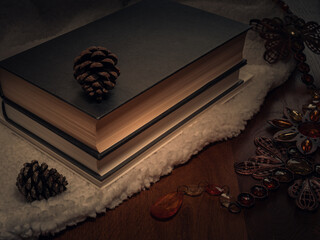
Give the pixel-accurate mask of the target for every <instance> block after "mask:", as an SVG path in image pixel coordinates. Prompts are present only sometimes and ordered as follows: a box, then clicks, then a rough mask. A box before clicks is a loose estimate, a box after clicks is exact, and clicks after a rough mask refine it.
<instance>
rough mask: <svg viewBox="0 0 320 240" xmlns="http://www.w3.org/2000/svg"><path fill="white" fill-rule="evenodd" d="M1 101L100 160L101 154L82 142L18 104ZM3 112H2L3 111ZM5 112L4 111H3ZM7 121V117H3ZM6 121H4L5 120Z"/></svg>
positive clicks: (5, 99) (6, 100) (4, 99)
mask: <svg viewBox="0 0 320 240" xmlns="http://www.w3.org/2000/svg"><path fill="white" fill-rule="evenodd" d="M3 101H4V102H5V103H6V104H8V105H10V106H12V107H13V108H15V109H17V110H18V111H19V112H21V113H23V114H24V115H26V116H28V117H29V118H31V119H32V120H34V121H36V122H38V123H39V124H41V125H43V126H44V127H46V128H48V129H49V130H50V131H52V132H54V133H55V134H57V135H59V136H60V137H62V138H64V139H66V140H67V141H69V142H71V143H72V144H73V145H75V146H76V147H78V148H79V149H81V150H83V151H84V152H86V153H88V154H89V155H91V156H93V157H94V158H96V159H97V160H99V159H101V154H100V153H98V152H97V151H95V150H94V149H92V148H90V147H88V146H87V145H85V144H83V143H82V142H80V141H78V140H77V139H75V138H73V137H71V136H70V135H68V134H66V133H65V132H63V131H61V130H60V129H58V128H56V127H55V126H53V125H51V124H50V123H48V122H46V121H44V120H43V119H41V118H39V117H38V116H36V115H34V114H33V113H31V112H29V111H28V110H26V109H24V108H23V107H21V106H19V105H18V104H16V103H14V102H12V101H11V100H9V99H7V98H5V97H4V98H3ZM3 111H4V110H3ZM4 112H5V111H4ZM5 118H7V119H8V117H6V116H5ZM7 119H6V120H7Z"/></svg>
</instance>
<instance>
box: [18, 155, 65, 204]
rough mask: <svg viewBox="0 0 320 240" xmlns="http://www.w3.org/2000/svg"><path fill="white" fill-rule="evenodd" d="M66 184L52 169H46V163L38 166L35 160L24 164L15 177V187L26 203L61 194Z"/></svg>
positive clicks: (62, 177)
mask: <svg viewBox="0 0 320 240" xmlns="http://www.w3.org/2000/svg"><path fill="white" fill-rule="evenodd" d="M67 184H68V182H67V180H66V178H65V177H64V176H62V175H61V174H59V173H58V171H57V170H56V169H54V168H51V169H48V165H47V164H46V163H42V164H41V165H39V163H38V161H37V160H33V161H31V163H25V164H24V165H23V168H22V169H21V170H20V173H19V175H18V177H17V183H16V185H17V187H18V189H19V191H20V192H21V193H22V194H23V195H24V196H25V198H26V199H27V201H28V202H32V201H34V200H42V199H48V198H49V197H52V196H55V195H57V194H59V193H62V192H63V191H65V190H66V189H67V188H66V186H67Z"/></svg>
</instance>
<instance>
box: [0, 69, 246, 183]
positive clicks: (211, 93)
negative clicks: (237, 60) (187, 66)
mask: <svg viewBox="0 0 320 240" xmlns="http://www.w3.org/2000/svg"><path fill="white" fill-rule="evenodd" d="M237 77H238V71H235V72H234V73H233V74H231V75H230V76H228V77H227V78H228V79H226V81H228V80H229V81H230V79H233V78H237ZM251 78H252V75H249V74H243V73H242V74H240V79H239V81H238V82H237V83H236V84H233V85H230V87H229V88H228V89H226V90H224V88H223V87H222V86H221V87H220V90H218V91H216V90H215V89H213V88H208V89H206V90H205V91H204V92H202V93H201V94H199V95H198V96H196V97H195V98H194V99H192V100H190V101H189V102H187V103H186V104H185V105H183V106H181V107H180V108H179V109H177V110H176V111H174V112H172V113H170V114H169V115H167V116H166V118H164V119H162V120H161V121H159V122H157V123H155V124H154V125H152V126H151V127H150V128H148V129H147V130H145V131H143V132H142V133H140V134H138V135H137V136H136V137H134V138H133V139H132V140H130V141H128V142H127V143H125V144H123V145H122V146H120V147H119V148H117V149H116V150H115V151H114V152H112V153H111V154H108V155H106V156H105V157H104V158H103V159H100V160H97V159H96V158H95V157H94V156H92V155H90V154H88V153H87V152H85V151H83V149H81V148H79V147H78V146H77V145H75V144H74V143H73V141H70V140H69V139H68V137H66V136H63V133H61V132H60V131H59V130H58V129H55V127H53V126H52V125H49V124H48V123H46V122H44V121H43V120H41V119H39V118H38V117H37V116H35V115H34V114H32V113H30V112H28V111H27V110H25V109H23V108H21V107H20V106H18V105H17V104H15V103H13V102H11V101H10V100H8V99H3V100H2V104H0V112H2V114H0V120H2V122H3V123H4V124H6V125H7V126H8V127H9V128H11V129H12V130H14V131H16V132H17V133H18V134H20V135H21V136H22V137H24V138H26V139H27V140H29V141H30V142H32V143H33V144H34V145H35V146H36V147H38V148H40V150H44V152H46V153H49V154H50V155H51V156H53V157H54V158H55V159H58V160H60V161H62V162H63V163H64V164H65V165H67V166H68V167H69V168H70V169H71V170H74V172H76V173H79V174H80V175H81V176H83V177H85V178H86V179H87V180H89V181H90V182H92V183H94V184H95V185H97V186H98V187H105V186H107V185H108V184H110V183H112V182H113V181H114V180H116V179H118V178H119V177H121V176H122V175H123V174H125V173H126V172H127V171H129V170H130V169H131V168H132V167H134V166H135V165H137V164H139V163H140V162H141V161H143V160H144V159H145V158H147V157H148V156H150V155H151V154H153V153H155V152H156V151H157V150H158V149H160V148H161V147H162V146H164V145H165V144H167V143H168V142H169V141H172V140H173V139H174V138H175V137H176V136H178V135H179V134H181V132H182V131H183V130H184V129H185V128H187V127H189V126H190V125H192V124H193V123H194V121H196V120H197V117H198V116H199V115H201V114H204V113H205V112H206V111H207V110H208V109H210V108H211V107H213V106H215V105H217V104H224V103H225V102H226V101H228V100H229V99H230V98H232V97H234V96H235V95H236V94H238V92H240V91H241V90H242V89H243V88H244V87H245V86H246V84H247V83H248V81H249V80H250V79H251ZM230 82H231V81H230ZM1 110H2V111H1Z"/></svg>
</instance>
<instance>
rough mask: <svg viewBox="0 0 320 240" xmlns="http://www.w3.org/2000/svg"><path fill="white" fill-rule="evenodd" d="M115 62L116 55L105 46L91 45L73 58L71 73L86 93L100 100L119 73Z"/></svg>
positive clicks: (114, 82) (111, 86)
mask: <svg viewBox="0 0 320 240" xmlns="http://www.w3.org/2000/svg"><path fill="white" fill-rule="evenodd" d="M117 62H118V58H117V56H116V55H115V54H113V53H111V52H110V51H108V50H107V49H106V48H104V47H95V46H92V47H89V48H88V49H86V50H84V51H83V52H82V53H81V54H80V56H78V57H76V58H75V59H74V65H73V70H74V73H73V75H74V78H75V79H76V80H77V81H78V83H79V84H80V85H81V86H82V89H83V90H84V91H85V92H86V94H87V95H89V96H90V97H92V98H95V99H96V100H97V102H101V101H102V99H103V98H104V97H105V96H106V94H107V93H108V91H109V90H112V89H113V88H114V86H115V84H116V79H117V78H118V76H119V75H120V70H119V69H118V68H117V67H116V66H115V65H116V64H117Z"/></svg>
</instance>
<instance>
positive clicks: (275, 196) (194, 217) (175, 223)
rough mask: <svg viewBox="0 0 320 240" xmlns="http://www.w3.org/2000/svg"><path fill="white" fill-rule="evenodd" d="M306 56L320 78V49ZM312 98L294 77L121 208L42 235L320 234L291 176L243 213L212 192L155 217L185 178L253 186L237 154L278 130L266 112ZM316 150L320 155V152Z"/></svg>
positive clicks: (316, 8) (316, 216) (313, 6)
mask: <svg viewBox="0 0 320 240" xmlns="http://www.w3.org/2000/svg"><path fill="white" fill-rule="evenodd" d="M287 2H288V4H289V6H290V8H291V10H292V11H293V12H296V14H298V15H299V16H301V17H304V18H306V20H309V21H310V20H315V21H318V22H320V16H319V12H320V2H319V1H318V0H310V1H298V0H288V1H287ZM307 57H308V63H309V64H310V66H311V68H312V74H313V76H314V77H315V81H316V85H317V86H319V85H320V82H319V81H320V57H319V56H316V55H314V54H311V53H310V52H308V55H307ZM309 100H310V96H309V95H308V91H307V90H306V87H305V85H303V84H302V83H301V81H300V79H294V78H291V79H289V80H288V81H287V82H286V83H285V84H284V85H282V86H280V87H279V88H277V89H275V90H273V91H272V92H270V93H269V94H268V96H267V98H266V100H265V103H264V105H263V106H262V108H261V111H260V112H259V113H258V114H257V115H256V116H254V117H253V119H252V120H250V121H249V122H248V125H247V127H246V129H245V131H243V132H242V133H241V134H240V135H239V136H238V137H236V138H233V139H231V140H228V141H225V142H220V143H216V144H213V145H210V146H209V147H207V148H206V149H204V150H203V151H202V152H200V153H199V154H197V155H196V156H195V157H193V158H192V159H191V160H190V161H189V162H188V163H187V164H185V165H183V166H180V167H178V168H176V169H175V170H174V171H173V172H172V174H170V175H169V176H166V177H163V178H162V179H161V180H160V181H159V182H158V183H156V184H154V185H153V186H151V187H150V189H148V190H146V191H142V192H141V193H139V194H137V195H135V196H133V197H132V198H130V199H129V200H128V201H125V202H124V203H123V204H121V205H120V206H119V207H117V208H116V209H114V210H108V211H107V212H106V213H105V214H101V215H99V216H98V217H97V218H96V219H87V220H86V221H85V222H84V223H81V224H78V225H77V226H76V227H68V228H67V229H66V230H64V231H62V232H61V233H59V234H58V235H56V236H42V237H40V239H57V240H65V239H70V240H72V239H77V240H79V239H96V240H102V239H104V240H105V239H220V240H223V239H237V240H238V239H254V240H256V239H266V240H267V239H268V240H271V239H273V240H280V239H295V240H298V239H320V213H319V210H318V211H316V212H313V213H309V212H303V211H301V210H299V209H298V208H297V207H296V206H295V204H294V200H292V199H291V198H290V197H289V196H288V194H287V188H288V186H289V185H286V184H282V185H281V187H280V189H278V190H277V191H275V192H272V193H271V194H270V195H269V197H268V199H266V200H264V201H258V202H257V203H256V205H255V206H254V207H253V208H252V209H249V210H244V211H242V213H241V214H230V213H229V212H228V211H227V210H226V209H224V208H222V207H221V206H220V203H219V200H218V198H217V197H212V196H209V195H208V194H202V195H201V196H200V197H187V196H186V197H185V198H184V202H183V205H182V207H181V209H180V211H179V212H178V214H177V215H176V216H175V217H174V218H172V219H171V220H169V221H158V220H155V219H154V218H152V217H151V216H150V213H149V208H150V206H151V204H152V203H153V202H155V201H156V199H157V198H159V197H160V196H163V195H164V194H166V193H169V192H171V191H175V190H176V188H177V187H178V186H179V185H184V184H194V183H198V182H200V181H206V180H207V181H209V182H212V183H216V184H218V185H224V184H227V185H229V186H230V189H231V193H232V194H233V195H234V196H237V194H238V193H239V192H240V191H248V190H249V188H250V186H251V185H252V184H253V183H257V181H255V180H253V179H252V178H251V177H244V176H237V175H236V174H235V173H234V170H233V164H234V162H235V161H243V160H246V159H247V158H248V157H250V156H252V155H254V151H255V146H254V144H253V140H254V138H255V137H257V136H272V134H273V133H274V130H273V129H271V128H270V127H268V125H267V124H266V120H268V119H274V118H279V117H282V113H283V108H284V107H285V106H290V107H291V108H295V109H297V110H299V109H300V108H301V106H302V105H303V104H304V103H306V102H307V101H309ZM316 157H317V161H319V159H320V156H319V154H318V155H317V156H316Z"/></svg>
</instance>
